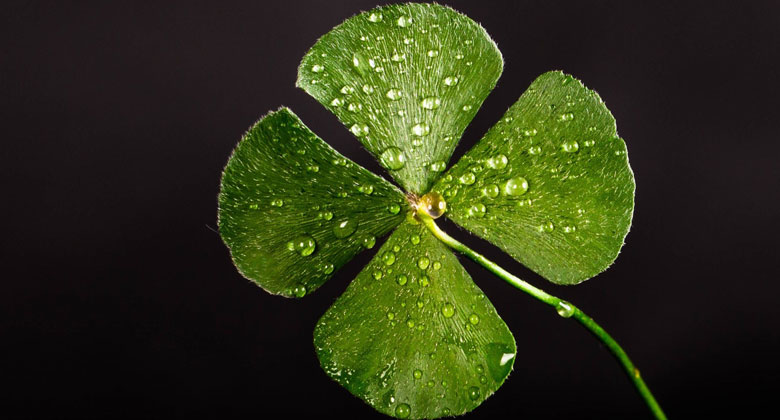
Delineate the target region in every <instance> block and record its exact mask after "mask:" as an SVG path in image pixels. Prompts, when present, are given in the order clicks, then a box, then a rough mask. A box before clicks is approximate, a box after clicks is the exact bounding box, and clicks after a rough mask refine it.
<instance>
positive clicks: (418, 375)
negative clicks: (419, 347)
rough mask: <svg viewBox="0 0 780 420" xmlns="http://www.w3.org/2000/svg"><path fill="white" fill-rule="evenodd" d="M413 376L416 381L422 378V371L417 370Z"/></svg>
mask: <svg viewBox="0 0 780 420" xmlns="http://www.w3.org/2000/svg"><path fill="white" fill-rule="evenodd" d="M412 376H414V379H420V378H422V371H421V370H420V369H415V370H414V372H413V373H412Z"/></svg>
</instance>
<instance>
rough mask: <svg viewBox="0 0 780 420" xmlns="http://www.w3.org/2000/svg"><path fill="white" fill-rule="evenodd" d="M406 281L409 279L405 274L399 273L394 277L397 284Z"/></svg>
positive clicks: (400, 284) (402, 283)
mask: <svg viewBox="0 0 780 420" xmlns="http://www.w3.org/2000/svg"><path fill="white" fill-rule="evenodd" d="M407 281H409V279H408V278H407V277H406V274H399V275H398V277H396V278H395V282H396V283H398V285H399V286H403V285H405V284H406V282H407Z"/></svg>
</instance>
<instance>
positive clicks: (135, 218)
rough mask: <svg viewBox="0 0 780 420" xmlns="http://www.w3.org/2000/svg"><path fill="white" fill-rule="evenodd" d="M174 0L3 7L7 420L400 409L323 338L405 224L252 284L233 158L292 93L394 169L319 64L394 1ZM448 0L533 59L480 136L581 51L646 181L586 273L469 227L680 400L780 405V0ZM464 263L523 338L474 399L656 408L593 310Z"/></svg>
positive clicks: (708, 408) (691, 410) (511, 58)
mask: <svg viewBox="0 0 780 420" xmlns="http://www.w3.org/2000/svg"><path fill="white" fill-rule="evenodd" d="M160 3H161V4H146V3H143V4H142V3H140V2H139V3H135V4H134V3H124V2H123V3H107V2H94V3H81V4H70V2H53V3H42V2H40V3H39V2H19V3H15V4H8V3H6V4H5V5H4V6H3V8H2V11H0V16H1V19H2V21H1V22H0V34H2V38H1V40H0V47H1V48H0V50H1V51H0V54H1V57H2V58H1V59H0V66H1V71H2V75H1V77H0V89H1V91H0V104H2V120H3V121H2V128H0V130H2V133H3V134H2V147H3V149H4V150H3V152H2V153H1V154H0V156H2V161H3V162H2V165H0V172H2V191H3V196H2V197H3V199H2V212H3V216H4V217H3V220H4V221H5V224H4V228H3V233H2V241H0V243H2V245H3V249H2V253H1V254H0V260H1V261H2V274H1V275H0V277H2V283H1V286H0V287H1V289H0V337H1V338H0V339H1V340H2V341H1V345H0V381H2V385H4V388H5V391H3V392H2V393H1V394H0V417H31V418H37V417H41V418H71V417H79V418H84V417H149V418H169V417H192V416H198V415H213V416H225V417H236V418H263V417H264V416H265V415H267V414H277V413H282V412H286V413H289V415H290V416H292V417H293V418H294V417H298V416H315V415H330V414H339V415H345V416H346V415H355V416H359V417H360V418H370V417H379V415H378V414H376V413H375V412H374V411H373V409H371V408H370V407H369V406H367V405H365V404H363V403H362V402H361V401H360V400H358V399H357V398H355V397H353V396H351V395H350V394H349V393H348V392H347V391H345V390H344V389H342V388H341V387H340V386H339V385H337V384H336V383H335V382H333V381H331V380H330V379H329V378H328V377H327V376H326V375H325V374H324V373H323V372H322V370H321V369H320V368H319V365H318V362H317V359H316V357H315V354H314V350H313V345H312V342H311V341H312V331H313V327H314V325H315V322H316V321H317V319H318V317H319V316H320V315H321V314H322V313H323V312H324V311H325V310H326V309H327V308H328V306H329V305H330V304H331V303H332V302H333V301H334V299H335V298H336V297H337V296H338V295H339V294H340V293H341V292H342V291H343V290H344V288H345V287H346V286H347V284H348V282H349V281H350V279H352V278H353V277H354V276H355V275H356V274H357V272H358V271H359V270H360V268H361V266H362V265H363V264H365V262H366V261H367V260H368V259H369V258H370V257H371V255H372V254H373V253H374V252H375V251H376V249H378V248H379V246H377V247H375V248H374V249H373V250H372V251H371V252H366V253H365V254H363V255H361V256H360V257H359V258H357V259H356V260H355V261H353V262H352V263H351V264H349V265H348V266H347V267H345V268H344V269H343V270H341V271H340V272H339V273H338V274H337V275H336V276H335V278H333V279H332V280H331V281H330V282H328V283H327V284H326V285H325V286H323V287H322V288H321V289H320V290H319V291H317V293H314V294H313V295H312V296H309V297H307V298H306V299H302V300H289V299H284V298H281V297H275V296H271V295H269V294H267V293H265V292H263V291H262V290H261V289H260V288H258V287H256V286H255V285H253V284H252V283H250V282H249V281H247V280H244V279H243V278H242V277H241V276H240V275H239V274H238V273H237V271H236V270H235V269H234V267H233V265H232V264H231V261H230V257H229V254H228V252H227V249H226V248H225V246H224V245H223V244H222V241H221V240H220V238H219V236H218V234H217V233H216V232H215V225H216V222H215V220H216V208H217V207H216V206H217V204H216V196H217V192H218V187H219V180H220V171H221V169H222V167H223V165H224V164H225V162H226V161H227V158H228V156H229V154H230V152H231V150H232V149H233V147H234V146H235V144H236V142H237V141H238V139H239V137H240V135H241V134H242V133H243V132H244V130H245V129H246V128H247V127H249V126H250V125H251V124H252V123H253V122H254V121H255V120H256V119H257V118H259V117H260V116H261V115H263V114H265V113H266V112H267V111H269V110H272V109H276V108H277V107H279V106H280V105H287V106H289V107H291V108H292V109H293V110H294V111H295V112H296V113H298V115H300V116H301V118H302V119H303V120H304V122H305V123H306V124H308V125H309V126H310V127H311V128H312V129H313V130H314V131H315V132H316V133H317V134H319V135H320V136H321V137H323V138H324V139H325V140H326V141H327V142H329V143H330V144H331V145H333V146H334V147H335V148H336V149H338V150H339V151H341V152H342V153H344V154H345V155H347V156H348V157H350V158H351V159H354V160H355V161H357V162H359V163H360V164H361V165H364V166H366V167H368V168H370V169H372V170H377V171H379V167H378V165H377V164H376V163H375V162H374V161H373V159H372V157H371V156H370V155H369V154H368V153H367V152H366V151H364V150H362V149H361V148H360V146H359V145H358V142H357V141H356V140H354V139H353V138H352V137H351V135H350V134H349V133H348V131H347V130H346V129H345V128H343V127H342V126H341V124H340V123H339V122H338V121H337V120H336V118H335V117H334V116H333V115H331V114H330V113H329V112H328V111H326V110H325V109H324V108H323V107H322V106H321V105H319V104H318V103H317V102H315V101H314V99H312V98H310V97H309V96H307V95H306V94H305V93H304V92H303V91H301V90H299V89H296V88H295V87H294V82H295V77H296V70H297V66H298V63H299V60H300V59H301V57H302V56H303V55H304V53H305V52H306V51H307V50H308V48H309V47H310V46H311V45H312V44H313V43H314V41H315V40H316V39H317V38H318V37H319V36H320V35H322V34H324V33H326V32H327V31H328V30H329V29H330V28H332V27H333V26H335V25H336V24H338V23H340V22H342V21H343V20H344V19H345V18H347V17H349V16H351V15H352V14H354V13H356V12H358V11H360V10H366V9H368V8H370V7H372V6H373V5H375V3H374V2H372V1H345V2H324V1H323V2H296V1H280V2H270V1H269V2H261V1H254V2H245V3H238V4H224V5H218V4H217V3H218V2H215V3H213V4H208V3H201V2H181V3H162V2H160ZM444 3H447V4H450V5H451V6H453V7H454V8H456V9H457V10H459V11H461V12H463V13H465V14H467V15H468V16H470V17H471V18H473V19H475V20H476V21H478V22H480V23H482V25H483V26H484V27H485V28H486V29H487V31H488V32H489V33H490V35H491V36H492V37H493V38H494V39H495V40H496V42H497V43H498V45H499V47H500V49H501V51H502V52H503V54H504V58H505V60H506V65H505V70H504V74H503V76H502V78H501V79H500V80H499V83H498V86H497V87H496V89H495V90H494V92H493V93H492V94H491V95H490V96H489V97H488V99H487V101H486V102H485V105H484V107H483V108H482V110H481V111H480V112H479V114H478V115H477V117H476V119H475V120H474V122H473V124H472V125H471V126H470V127H469V129H468V130H467V131H466V133H465V136H464V138H463V141H462V142H461V144H460V146H459V147H458V149H457V151H456V154H455V156H454V157H453V159H457V158H458V157H459V156H460V155H462V154H463V153H464V152H465V151H466V150H468V148H469V147H471V145H473V144H474V143H475V142H476V141H477V140H478V139H479V138H480V137H481V135H482V134H483V133H484V132H485V131H486V130H487V129H488V128H489V127H490V126H491V125H492V124H493V123H494V122H495V121H496V120H497V119H498V118H499V117H500V116H501V115H502V114H503V112H504V111H505V110H506V108H507V107H508V106H509V105H510V104H512V103H513V102H514V101H515V100H516V99H517V97H518V96H519V95H520V94H521V93H522V92H523V91H524V90H525V88H526V87H527V86H528V84H529V83H530V82H531V81H532V80H533V79H534V78H535V77H536V76H537V75H539V74H541V73H542V72H544V71H547V70H551V69H563V70H565V71H567V72H569V73H572V74H574V75H575V76H576V77H578V78H580V79H582V80H583V81H584V82H585V83H586V84H587V85H588V86H589V87H591V88H593V89H595V90H597V91H598V92H599V93H600V95H601V97H602V98H603V99H604V100H605V101H606V103H607V105H608V106H609V108H610V110H611V111H612V112H613V114H614V115H615V117H616V118H617V121H618V129H619V132H620V134H621V136H622V137H624V138H625V139H626V143H627V144H628V150H629V155H630V159H631V165H632V167H633V169H634V171H635V173H636V180H637V192H636V214H635V218H634V225H633V228H632V230H631V233H630V234H629V235H628V238H627V242H626V246H625V247H624V248H623V251H622V253H621V254H620V257H619V258H618V260H617V262H616V263H615V265H614V266H613V267H612V268H610V269H609V270H608V271H606V272H605V273H603V274H601V275H599V276H598V277H597V278H595V279H593V280H591V281H589V282H586V283H584V284H582V285H580V286H577V287H556V286H553V285H551V284H548V283H547V282H546V281H544V280H543V279H542V278H540V277H539V276H537V275H535V274H533V273H531V272H529V271H528V270H526V269H524V268H522V266H520V265H519V264H518V263H515V262H514V261H513V260H511V258H509V257H507V256H505V255H503V254H502V253H501V252H499V251H497V250H496V249H495V248H492V247H490V246H487V245H486V244H485V243H482V242H479V241H474V240H473V239H474V238H468V235H465V234H463V233H462V232H460V233H458V235H457V236H458V237H461V238H465V239H467V240H469V241H470V243H477V244H478V245H477V248H478V249H479V250H481V251H483V252H485V253H486V254H487V255H488V256H489V257H491V258H493V259H495V260H496V261H497V262H499V263H500V264H502V265H504V266H506V267H507V268H509V269H510V271H513V272H516V273H519V274H520V275H521V276H522V277H524V278H526V279H528V280H529V281H531V282H532V283H534V284H536V285H539V286H541V287H543V288H545V289H547V290H549V291H550V292H552V293H554V294H557V295H559V296H561V297H563V298H566V299H569V300H571V301H572V302H575V303H576V304H578V305H579V306H580V307H582V308H583V309H584V310H586V311H587V312H588V313H590V314H592V315H593V316H594V317H595V318H596V319H597V320H599V321H600V322H601V323H602V325H604V326H605V328H607V330H608V331H610V332H611V333H612V334H613V335H614V336H615V337H616V338H617V339H618V340H619V341H620V342H621V343H622V344H623V345H624V347H625V348H626V349H627V350H628V352H629V354H630V355H631V356H632V357H633V359H634V361H635V362H636V363H637V364H638V366H639V367H640V368H641V369H642V372H643V374H644V376H645V378H646V380H647V382H648V384H649V385H650V387H651V388H652V389H653V390H654V392H655V394H656V396H657V397H658V400H659V401H660V402H661V403H662V405H663V406H664V408H665V409H666V411H667V412H668V414H669V415H670V417H672V418H678V419H679V418H695V417H699V418H701V417H705V416H708V415H714V414H720V415H724V414H725V415H728V414H731V415H735V413H742V414H741V415H740V416H739V417H742V416H747V414H757V413H760V412H761V410H763V409H769V408H773V407H775V406H776V404H773V403H774V402H775V401H774V400H775V399H776V395H777V382H778V376H779V374H780V360H778V352H780V328H779V327H780V306H779V305H778V298H777V294H778V292H779V291H780V286H779V285H778V284H779V283H780V281H778V278H777V273H776V268H777V267H778V262H777V259H778V246H777V243H776V238H777V237H778V233H780V232H778V210H779V209H778V200H777V195H778V187H780V182H778V170H777V169H778V168H777V166H778V164H777V159H778V152H780V150H778V149H779V147H778V114H779V113H778V111H780V106H778V104H779V103H780V83H778V75H779V74H780V73H779V72H778V70H780V69H779V68H778V50H779V49H780V29H778V28H779V27H780V3H778V2H750V3H747V4H740V5H737V3H741V2H724V3H715V2H709V1H707V2H691V3H687V2H684V3H678V2H673V3H672V4H656V3H655V2H637V3H635V4H626V3H625V2H577V3H567V2H557V1H543V2H542V1H538V2H537V1H533V2H531V1H522V2H520V1H503V2H490V3H488V2H484V1H483V2H476V1H453V2H444ZM645 3H647V4H645ZM650 3H652V4H650ZM446 228H447V229H448V230H450V231H454V229H455V228H454V227H453V226H452V225H449V224H447V225H446ZM463 263H464V265H465V266H466V267H467V269H468V270H469V271H470V272H471V274H472V275H473V277H474V279H475V281H476V282H477V284H478V285H479V286H480V287H481V288H483V290H484V291H485V292H486V294H487V295H488V296H489V297H490V299H491V300H492V301H493V303H494V304H495V306H496V307H497V309H498V311H499V313H500V314H501V315H502V316H503V318H504V320H506V322H507V324H508V325H509V327H510V328H511V330H512V331H513V332H514V334H515V336H516V338H517V341H518V348H519V349H518V351H519V357H518V362H517V363H516V364H515V370H514V372H513V373H512V375H511V376H510V378H509V380H508V381H507V382H506V384H505V385H504V386H503V387H502V388H501V389H500V390H499V391H498V392H497V393H496V394H495V395H494V396H493V397H491V398H490V399H488V400H487V401H486V402H485V403H484V404H483V405H482V406H481V407H479V408H478V409H477V410H475V411H474V412H473V413H472V414H471V415H470V417H469V418H474V419H477V418H494V417H495V416H496V415H499V414H509V415H511V416H512V417H518V418H519V417H524V418H541V417H544V418H546V419H571V418H623V419H625V418H649V415H648V413H647V411H646V410H645V407H644V406H643V404H642V402H641V400H640V399H639V397H638V396H637V395H636V393H635V391H634V390H633V388H632V386H631V384H630V382H629V381H628V380H627V378H626V377H624V375H623V373H622V371H621V370H620V368H619V366H618V364H617V363H615V361H614V360H613V359H612V358H611V356H610V355H609V354H608V352H607V351H606V350H605V349H604V348H602V346H600V345H599V343H598V342H597V341H596V340H594V339H593V338H592V337H591V336H589V335H588V334H587V333H586V332H585V331H584V330H583V329H582V328H581V327H579V326H578V325H577V324H576V323H574V322H571V321H565V320H563V319H561V318H559V317H558V316H556V315H555V313H554V312H553V311H551V310H550V309H549V308H548V307H546V306H544V305H542V304H540V303H538V302H537V301H535V300H533V299H531V298H530V297H528V296H526V295H524V294H522V293H521V292H519V291H516V290H514V289H512V288H511V287H510V286H509V285H507V284H505V283H504V282H502V281H501V280H499V279H498V278H496V277H494V276H493V275H491V274H489V273H488V272H486V271H485V270H483V269H481V268H480V267H477V266H476V265H475V264H473V263H471V262H470V261H464V262H463ZM770 417H771V415H770Z"/></svg>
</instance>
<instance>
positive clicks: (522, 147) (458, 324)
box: [219, 4, 634, 418]
mask: <svg viewBox="0 0 780 420" xmlns="http://www.w3.org/2000/svg"><path fill="white" fill-rule="evenodd" d="M502 68H503V60H502V58H501V53H500V52H499V50H498V49H497V47H496V45H495V43H494V42H493V41H492V40H491V39H490V37H489V36H488V35H487V33H486V32H485V30H484V29H483V28H482V27H481V26H479V25H478V24H477V23H475V22H474V21H472V20H471V19H469V18H467V17H465V16H463V15H461V14H459V13H458V12H455V11H454V10H452V9H450V8H447V7H444V6H439V5H436V4H401V5H392V6H386V7H380V8H377V9H374V10H372V11H369V12H365V13H361V14H359V15H357V16H354V17H352V18H350V19H348V20H347V21H345V22H344V23H343V24H341V25H339V26H337V27H336V28H334V29H333V30H332V31H330V32H329V33H328V34H326V35H325V36H323V37H322V38H321V39H320V40H318V41H317V43H316V44H315V45H314V46H313V47H312V48H311V50H310V51H309V52H308V53H307V54H306V56H305V57H304V58H303V61H302V63H301V66H300V68H299V73H298V82H297V85H298V86H299V87H301V88H303V89H304V90H305V91H306V92H308V93H309V94H310V95H312V96H313V97H314V98H315V99H317V100H318V101H319V102H321V103H322V104H323V105H325V107H327V108H328V109H329V110H331V112H333V113H334V114H335V115H336V116H337V117H338V118H339V120H341V121H342V122H343V123H344V124H345V125H346V127H347V128H348V129H349V130H350V131H351V132H352V134H354V135H355V137H357V138H358V139H359V140H360V141H361V143H362V144H363V145H364V146H365V147H366V148H367V149H368V150H369V151H370V152H371V153H373V154H374V155H375V156H376V157H377V158H378V159H379V161H380V163H381V164H382V165H383V166H384V167H385V168H387V170H388V172H389V173H390V175H391V176H392V177H393V178H394V179H395V180H396V181H397V182H398V184H400V185H401V186H402V187H403V188H404V190H405V192H404V191H401V190H399V189H398V188H397V187H395V186H394V185H393V184H391V183H389V182H387V181H385V180H384V179H382V178H380V177H378V176H376V175H374V174H372V173H370V172H369V171H367V170H365V169H363V168H361V167H359V166H358V165H356V164H354V163H353V162H351V161H349V160H348V159H346V158H345V157H343V156H342V155H340V154H339V153H338V152H336V151H335V150H333V149H332V148H331V147H330V146H328V145H327V144H326V143H325V142H323V141H322V140H321V139H319V138H318V137H317V136H316V135H315V134H314V133H312V131H311V130H309V129H308V128H307V127H306V126H304V125H303V123H302V122H301V121H300V120H299V119H298V117H297V116H295V114H293V113H292V111H290V110H289V109H286V108H282V109H280V110H278V111H276V112H272V113H270V114H268V115H266V116H265V117H263V118H262V119H261V120H260V121H258V122H257V123H256V124H255V125H254V126H253V127H252V128H251V129H250V130H249V131H248V132H247V133H246V135H245V136H244V138H243V139H242V140H241V142H240V143H239V145H238V146H237V148H236V150H235V151H234V153H233V155H232V156H231V158H230V160H229V162H228V164H227V166H226V168H225V171H224V174H223V178H222V190H221V193H220V195H219V228H220V233H221V235H222V237H223V239H224V241H225V243H226V244H227V245H228V246H229V247H230V250H231V254H232V257H233V260H234V262H235V264H236V266H237V267H238V269H239V270H240V271H241V273H242V274H243V275H244V276H245V277H247V278H249V279H251V280H253V281H255V282H256V283H257V284H258V285H260V286H261V287H263V288H264V289H265V290H267V291H269V292H271V293H274V294H281V295H284V296H288V297H303V296H305V295H306V294H308V293H311V292H312V291H314V290H315V289H316V288H318V287H319V286H321V285H322V284H323V283H324V282H325V281H326V280H327V279H328V278H330V277H331V276H333V274H334V273H335V272H336V270H338V268H339V267H341V266H342V265H344V264H345V263H346V262H348V261H349V260H350V259H351V258H352V257H354V256H355V255H356V254H357V253H359V252H361V251H362V250H364V249H366V248H372V247H374V245H375V243H376V241H377V238H379V237H382V236H383V235H385V234H387V233H389V232H391V231H392V234H391V235H390V237H389V238H388V239H387V241H386V242H385V243H384V245H383V246H382V247H381V249H380V250H379V251H378V252H377V254H376V256H375V257H374V259H373V260H372V261H371V262H370V263H369V264H368V266H366V267H365V268H364V269H363V271H362V272H361V273H360V274H359V275H358V277H357V278H356V279H355V280H354V281H352V283H351V284H350V286H349V287H348V288H347V290H346V291H345V292H344V294H343V295H342V296H341V297H340V298H339V299H338V300H337V301H336V302H335V303H334V304H333V306H332V307H331V308H330V309H329V310H328V311H327V312H326V313H325V315H324V316H323V317H322V318H321V319H320V321H319V322H318V324H317V326H316V328H315V332H314V344H315V346H316V350H317V355H318V357H319V359H320V362H321V365H322V367H323V369H324V370H325V372H327V374H328V375H329V376H330V377H332V378H333V379H335V380H336V381H338V382H339V383H340V384H341V385H343V386H344V387H345V388H347V389H348V390H349V391H350V392H352V393H353V394H355V395H357V396H358V397H360V398H362V399H363V400H364V401H366V402H367V403H368V404H370V405H371V406H373V407H374V408H376V409H377V410H378V411H380V412H383V413H386V414H389V415H392V416H395V417H399V418H407V417H408V418H435V417H441V416H447V415H457V414H463V413H465V412H468V411H470V410H472V409H473V408H475V407H476V406H478V405H479V404H480V403H481V402H482V401H484V400H485V398H487V397H488V396H490V395H491V394H492V393H493V392H494V391H495V390H496V389H498V387H499V386H501V384H502V383H503V381H504V380H505V379H506V377H507V375H508V374H509V372H510V371H511V369H512V366H513V363H514V359H515V353H516V347H515V341H514V338H513V337H512V334H511V333H510V331H509V329H508V328H507V326H506V325H505V324H504V322H503V321H502V320H501V318H500V317H499V316H498V315H497V313H496V311H495V309H494V307H493V306H492V304H491V303H490V301H489V300H488V299H487V298H486V297H485V295H484V294H483V293H482V292H481V291H480V289H479V288H478V287H477V286H476V285H475V284H474V283H473V282H472V280H471V278H470V276H469V275H468V273H467V272H466V271H465V270H464V268H463V267H462V266H461V264H460V263H459V262H458V260H457V258H456V257H455V256H454V255H453V254H452V252H451V250H449V249H448V248H447V246H446V245H445V244H444V243H442V242H441V241H440V240H439V239H437V238H436V237H435V236H434V235H432V234H431V232H430V231H429V230H428V228H427V227H426V226H425V224H423V223H420V221H419V220H418V219H417V218H415V209H416V207H417V205H418V204H419V198H418V197H420V196H422V195H423V194H425V193H429V192H430V193H432V194H437V193H438V194H441V196H442V197H443V198H444V200H446V204H447V210H446V215H447V216H448V217H449V218H450V219H451V220H453V221H454V222H455V223H457V224H458V225H460V226H462V227H464V228H466V229H468V230H469V231H471V232H473V233H474V234H476V235H478V236H481V237H483V238H485V239H487V240H488V241H490V242H492V243H493V244H495V245H497V246H498V247H500V248H501V249H503V250H505V251H506V252H507V253H509V254H510V255H512V256H513V257H514V258H516V259H517V260H518V261H520V262H522V263H523V264H525V265H526V266H528V267H529V268H531V269H532V270H534V271H535V272H537V273H539V274H540V275H542V276H543V277H545V278H546V279H548V280H550V281H552V282H554V283H557V284H576V283H579V282H581V281H584V280H586V279H588V278H590V277H592V276H594V275H596V274H597V273H599V272H601V271H603V270H604V269H605V268H606V267H608V266H609V265H610V264H611V263H612V261H614V259H615V258H616V256H617V254H618V251H619V250H620V248H621V246H622V244H623V239H624V238H625V235H626V234H627V232H628V229H629V227H630V224H631V217H632V213H633V202H634V179H633V175H632V172H631V169H630V167H629V165H628V159H627V155H626V147H625V143H624V142H623V141H622V140H621V139H620V138H619V137H618V136H617V134H616V128H615V121H614V119H613V117H612V116H611V114H610V113H609V111H608V110H607V108H606V107H605V106H604V103H603V102H602V101H601V99H600V98H599V96H598V95H597V94H596V93H595V92H593V91H591V90H588V89H587V88H585V87H584V86H583V85H582V83H581V82H579V81H578V80H576V79H574V78H572V77H571V76H568V75H565V74H563V73H561V72H549V73H545V74H543V75H541V76H540V77H539V78H538V79H537V80H535V81H534V82H533V83H532V84H531V86H530V87H529V88H528V90H527V91H526V92H525V93H524V94H523V95H522V96H521V97H520V99H519V100H518V101H517V103H515V104H514V105H513V106H512V107H511V108H510V109H509V110H508V111H507V113H506V114H505V115H504V116H503V117H502V118H501V120H500V121H499V122H498V123H497V124H496V125H495V126H494V127H493V128H491V129H490V130H489V131H488V133H487V134H486V135H485V136H484V138H483V139H482V140H481V141H480V142H479V143H477V145H476V146H474V147H473V148H472V149H471V150H470V151H469V152H468V153H466V155H465V156H464V157H463V158H462V159H461V160H460V161H459V162H458V163H456V164H455V165H453V166H452V167H451V168H449V170H447V165H448V161H449V158H450V156H451V154H452V152H453V150H454V149H455V146H456V144H457V142H458V140H459V138H460V136H461V134H462V133H463V130H464V129H465V127H466V125H467V124H468V123H469V122H470V121H471V119H472V118H473V117H474V115H475V114H476V112H477V110H478V109H479V107H480V105H481V104H482V102H483V100H484V99H485V97H486V96H487V95H488V93H489V92H490V91H491V90H492V89H493V87H494V86H495V84H496V81H497V80H498V77H499V75H500V74H501V71H502ZM428 197H430V195H429V196H428Z"/></svg>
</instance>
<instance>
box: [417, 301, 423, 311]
mask: <svg viewBox="0 0 780 420" xmlns="http://www.w3.org/2000/svg"><path fill="white" fill-rule="evenodd" d="M423 306H425V302H423V301H422V300H419V299H418V300H417V307H418V308H420V309H422V307H423Z"/></svg>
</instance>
